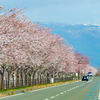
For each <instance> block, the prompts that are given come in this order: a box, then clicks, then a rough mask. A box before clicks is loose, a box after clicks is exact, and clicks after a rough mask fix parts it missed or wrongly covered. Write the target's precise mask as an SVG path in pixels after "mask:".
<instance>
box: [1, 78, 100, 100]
mask: <svg viewBox="0 0 100 100" xmlns="http://www.w3.org/2000/svg"><path fill="white" fill-rule="evenodd" d="M99 99H100V77H89V81H78V82H73V83H67V84H64V85H59V86H53V87H49V88H44V89H38V90H34V91H29V92H25V93H20V94H16V95H12V96H6V97H1V98H0V100H99Z"/></svg>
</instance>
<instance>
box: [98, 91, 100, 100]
mask: <svg viewBox="0 0 100 100" xmlns="http://www.w3.org/2000/svg"><path fill="white" fill-rule="evenodd" d="M98 100H100V92H99V96H98Z"/></svg>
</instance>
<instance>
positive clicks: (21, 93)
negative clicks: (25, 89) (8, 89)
mask: <svg viewBox="0 0 100 100" xmlns="http://www.w3.org/2000/svg"><path fill="white" fill-rule="evenodd" d="M22 94H24V93H19V94H15V95H11V96H5V97H0V99H4V98H9V97H13V96H18V95H22Z"/></svg>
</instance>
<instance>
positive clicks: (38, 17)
mask: <svg viewBox="0 0 100 100" xmlns="http://www.w3.org/2000/svg"><path fill="white" fill-rule="evenodd" d="M0 5H1V6H4V8H6V9H8V8H12V7H13V8H15V7H18V8H20V9H23V8H25V9H26V10H25V11H24V14H25V16H26V17H27V18H28V19H29V20H31V21H40V22H63V23H68V24H100V0H0Z"/></svg>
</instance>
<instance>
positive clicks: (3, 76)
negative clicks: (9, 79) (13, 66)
mask: <svg viewBox="0 0 100 100" xmlns="http://www.w3.org/2000/svg"><path fill="white" fill-rule="evenodd" d="M5 89H6V65H3V75H2V90H5Z"/></svg>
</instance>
